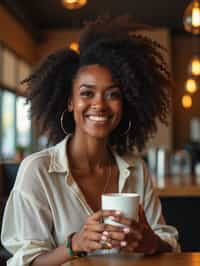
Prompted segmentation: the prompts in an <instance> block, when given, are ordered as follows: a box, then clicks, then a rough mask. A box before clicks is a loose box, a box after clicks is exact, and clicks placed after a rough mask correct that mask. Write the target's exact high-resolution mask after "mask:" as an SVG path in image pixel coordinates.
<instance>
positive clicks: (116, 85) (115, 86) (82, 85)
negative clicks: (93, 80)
mask: <svg viewBox="0 0 200 266" xmlns="http://www.w3.org/2000/svg"><path fill="white" fill-rule="evenodd" d="M81 87H86V88H88V89H95V87H96V86H95V85H92V84H86V83H82V84H81V85H80V88H81ZM117 87H119V84H117V83H114V84H112V85H110V86H108V87H107V88H106V89H113V88H117Z"/></svg>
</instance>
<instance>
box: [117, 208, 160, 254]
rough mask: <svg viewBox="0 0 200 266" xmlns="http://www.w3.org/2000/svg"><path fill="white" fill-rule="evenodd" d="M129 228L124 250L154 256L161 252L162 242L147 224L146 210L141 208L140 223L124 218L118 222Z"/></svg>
mask: <svg viewBox="0 0 200 266" xmlns="http://www.w3.org/2000/svg"><path fill="white" fill-rule="evenodd" d="M122 220H123V224H124V225H126V226H127V232H126V238H125V241H124V243H125V244H124V247H122V250H124V251H128V252H141V253H144V254H153V253H156V252H158V251H159V249H160V244H161V242H162V240H161V239H160V238H159V236H157V235H156V234H155V233H154V232H153V230H152V229H151V227H150V225H149V224H148V222H147V219H146V216H145V213H144V209H143V207H142V206H141V205H140V206H139V221H138V222H136V221H131V220H130V219H126V218H124V217H123V218H122V217H121V220H120V216H119V220H118V222H122Z"/></svg>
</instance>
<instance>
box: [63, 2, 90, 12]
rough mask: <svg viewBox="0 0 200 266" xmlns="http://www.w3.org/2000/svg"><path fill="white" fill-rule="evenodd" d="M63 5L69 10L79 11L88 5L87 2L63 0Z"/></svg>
mask: <svg viewBox="0 0 200 266" xmlns="http://www.w3.org/2000/svg"><path fill="white" fill-rule="evenodd" d="M62 4H63V6H64V7H66V8H67V9H70V10H72V9H79V8H81V7H83V6H84V5H86V4H87V0H62Z"/></svg>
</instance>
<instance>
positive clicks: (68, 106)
mask: <svg viewBox="0 0 200 266" xmlns="http://www.w3.org/2000/svg"><path fill="white" fill-rule="evenodd" d="M67 109H68V111H69V112H72V111H73V103H72V98H71V97H69V99H68V101H67Z"/></svg>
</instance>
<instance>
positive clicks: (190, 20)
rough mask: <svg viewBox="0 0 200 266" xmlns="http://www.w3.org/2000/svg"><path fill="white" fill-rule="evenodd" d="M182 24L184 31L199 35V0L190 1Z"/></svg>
mask: <svg viewBox="0 0 200 266" xmlns="http://www.w3.org/2000/svg"><path fill="white" fill-rule="evenodd" d="M183 24H184V28H185V30H186V31H188V32H191V33H194V34H199V33H200V0H194V1H192V2H191V3H190V4H189V5H188V7H187V8H186V10H185V13H184V16H183Z"/></svg>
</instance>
